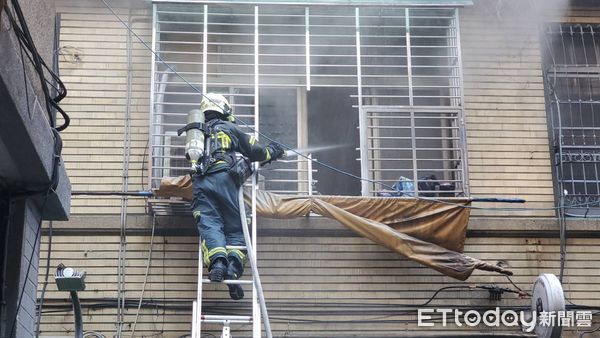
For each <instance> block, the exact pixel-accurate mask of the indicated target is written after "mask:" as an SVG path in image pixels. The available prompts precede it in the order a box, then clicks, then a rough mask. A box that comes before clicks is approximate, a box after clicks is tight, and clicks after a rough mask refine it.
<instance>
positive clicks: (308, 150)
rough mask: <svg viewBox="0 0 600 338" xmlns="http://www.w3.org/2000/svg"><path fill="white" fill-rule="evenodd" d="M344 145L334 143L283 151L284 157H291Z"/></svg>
mask: <svg viewBox="0 0 600 338" xmlns="http://www.w3.org/2000/svg"><path fill="white" fill-rule="evenodd" d="M344 146H345V144H336V145H329V146H318V147H308V148H298V149H289V150H286V151H285V153H284V158H292V157H295V156H298V155H303V156H307V154H312V153H318V152H320V151H325V150H332V149H337V148H342V147H344Z"/></svg>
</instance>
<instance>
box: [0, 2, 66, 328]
mask: <svg viewBox="0 0 600 338" xmlns="http://www.w3.org/2000/svg"><path fill="white" fill-rule="evenodd" d="M19 3H20V5H21V8H22V11H23V15H24V17H25V21H26V22H27V26H28V27H29V31H30V33H31V36H32V39H33V42H34V43H35V45H36V48H37V51H38V52H39V54H40V55H41V57H42V59H43V60H44V61H45V62H46V64H48V65H52V61H53V56H54V52H53V51H54V48H53V44H54V18H55V15H54V2H53V1H51V0H48V1H46V0H44V1H19ZM6 10H9V11H11V12H12V11H13V8H12V5H10V6H8V7H7V9H6ZM13 13H14V12H13ZM0 15H1V19H0V22H1V25H0V59H1V60H2V61H1V62H0V120H1V121H2V123H0V196H2V197H1V199H2V200H3V201H2V203H0V204H2V205H1V206H0V214H1V216H0V233H1V240H2V245H1V247H2V254H1V255H0V258H1V263H0V264H1V266H2V279H1V282H2V285H1V287H2V297H1V301H0V306H1V307H0V336H2V337H13V336H14V337H32V336H34V330H35V321H36V302H37V296H36V290H37V280H38V277H37V274H38V261H39V241H40V239H41V230H40V224H41V218H44V219H61V220H66V219H67V218H68V215H69V202H70V190H69V187H70V184H69V178H68V177H67V175H66V172H65V170H64V167H62V166H59V167H58V170H56V171H54V168H53V165H54V154H55V152H54V143H55V141H54V136H53V133H52V131H51V128H50V123H49V118H48V112H47V111H46V109H45V99H44V96H43V94H42V87H41V86H42V84H41V83H40V81H39V76H38V74H37V73H36V72H35V71H34V67H33V65H32V63H31V62H30V61H29V60H28V58H27V57H26V56H25V53H26V51H24V50H22V49H21V46H20V44H19V41H18V39H17V37H16V35H15V29H14V27H10V23H9V20H8V17H7V16H6V13H5V12H3V13H1V14H0ZM44 85H45V84H44ZM61 123H62V121H59V124H61ZM53 175H56V177H58V180H59V181H58V186H57V187H56V189H54V190H53V191H49V190H48V187H49V185H50V183H51V178H52V177H53ZM47 190H48V192H47V193H46V191H47Z"/></svg>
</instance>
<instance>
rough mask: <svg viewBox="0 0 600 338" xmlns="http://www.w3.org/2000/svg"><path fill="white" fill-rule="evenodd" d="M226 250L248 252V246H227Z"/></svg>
mask: <svg viewBox="0 0 600 338" xmlns="http://www.w3.org/2000/svg"><path fill="white" fill-rule="evenodd" d="M225 249H228V250H246V246H245V245H242V246H238V245H227V246H226V247H225Z"/></svg>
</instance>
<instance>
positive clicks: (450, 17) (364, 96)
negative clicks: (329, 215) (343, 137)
mask: <svg viewBox="0 0 600 338" xmlns="http://www.w3.org/2000/svg"><path fill="white" fill-rule="evenodd" d="M458 36H459V34H458V17H457V9H450V8H449V9H444V8H422V9H421V8H410V9H409V8H398V7H392V8H382V7H381V8H380V7H364V8H355V7H347V6H310V7H305V6H291V5H274V4H269V5H257V6H251V5H247V4H214V3H211V4H198V3H194V4H190V3H188V4H184V3H176V2H159V3H155V4H153V47H154V49H155V50H156V51H157V52H158V53H159V54H160V55H161V57H162V58H163V59H164V60H165V61H167V62H168V63H170V64H171V65H174V66H175V67H176V69H177V71H178V72H180V73H181V74H182V75H183V76H185V77H186V79H188V80H189V81H190V82H192V83H193V84H195V85H196V86H198V87H199V88H201V89H202V90H203V91H204V92H210V91H214V92H220V93H225V94H227V95H226V96H228V99H229V100H230V102H231V103H232V105H233V107H234V112H235V114H236V115H237V116H239V117H240V118H242V119H243V120H244V121H245V122H247V123H249V124H251V125H252V126H253V128H255V129H259V128H261V129H262V128H263V127H264V128H265V131H266V132H268V133H269V134H273V129H272V128H269V127H272V126H269V125H267V124H266V122H265V121H264V120H265V119H264V118H260V117H261V116H263V115H265V114H271V113H272V111H273V110H277V109H280V110H282V111H288V109H287V108H289V111H291V112H292V113H287V114H289V115H288V116H286V118H287V120H288V121H290V125H289V128H287V129H286V128H283V130H280V131H279V134H277V131H276V132H275V134H274V136H276V137H281V138H283V139H284V141H286V143H288V144H290V145H297V146H300V147H301V146H303V145H305V142H306V140H305V137H306V135H303V134H302V129H303V128H305V126H303V124H306V123H307V120H306V116H303V115H305V113H304V114H302V113H301V110H302V109H303V108H302V107H303V106H306V103H305V102H304V103H303V102H302V100H303V99H304V100H305V99H306V91H309V90H311V88H316V87H346V88H351V89H353V90H355V93H356V94H355V95H352V97H353V98H354V99H355V100H356V101H355V102H356V104H355V105H354V108H355V109H356V110H355V111H354V112H348V113H349V114H359V116H360V121H361V122H360V126H358V127H359V128H358V129H359V130H358V131H357V137H358V139H359V140H360V149H356V150H352V151H358V152H357V154H356V155H357V157H359V160H360V161H361V167H362V172H361V175H362V176H363V177H364V178H369V179H376V180H381V181H383V182H386V183H389V184H390V185H391V184H393V182H395V181H397V180H398V179H399V177H400V176H404V177H406V178H407V179H408V180H411V181H413V182H414V184H413V187H414V188H413V191H411V192H407V191H405V192H406V193H411V194H414V193H417V194H420V193H421V192H420V191H419V190H423V189H419V186H420V184H419V183H421V182H419V179H420V178H425V177H429V178H430V180H431V182H430V183H436V184H437V183H448V184H450V185H451V187H452V188H451V189H449V190H448V191H446V192H444V193H443V196H457V195H460V194H464V193H466V185H465V180H466V178H465V162H464V159H465V149H464V146H465V142H464V128H463V126H462V121H463V119H462V114H463V112H462V88H461V62H460V53H459V50H460V46H459V38H458ZM273 90H278V93H279V92H280V93H282V94H285V95H288V94H289V95H291V96H290V97H291V99H290V100H287V101H289V102H288V103H286V104H287V106H285V107H283V108H285V109H282V106H277V104H276V103H273V102H270V101H269V100H268V95H269V93H272V92H273ZM200 100H201V96H200V95H199V94H198V93H196V92H195V91H194V90H193V89H191V88H189V87H188V86H187V85H186V84H185V83H184V82H183V81H181V79H179V78H178V77H177V76H175V75H173V74H170V72H169V70H168V69H166V67H164V65H162V64H161V62H160V61H159V60H153V66H152V93H151V102H152V109H151V155H152V156H151V170H150V176H151V181H152V186H153V187H157V186H158V184H159V182H160V179H161V178H162V177H163V176H177V175H183V174H185V173H186V170H187V168H188V163H187V162H186V161H185V159H184V157H183V151H184V149H183V141H182V139H183V138H182V137H177V136H174V131H175V130H176V129H177V128H179V127H180V126H181V125H183V124H185V118H186V114H187V112H188V111H189V110H190V109H193V108H197V106H198V103H199V102H200ZM304 109H306V107H304ZM259 110H260V111H259ZM270 111H271V112H270ZM292 129H293V130H292ZM247 131H248V132H251V130H250V129H248V130H247ZM359 135H360V136H359ZM315 169H316V168H314V169H313V167H312V166H310V163H308V162H307V161H305V160H296V161H289V162H288V163H279V164H277V165H276V166H274V167H273V169H271V170H270V171H265V172H264V176H265V182H264V186H265V187H266V189H267V190H271V191H277V192H284V193H313V192H314V190H313V184H314V183H315V181H314V180H313V179H312V174H313V172H314V171H315ZM432 176H435V178H433V179H431V178H432ZM425 190H427V189H425ZM362 191H363V194H376V193H380V192H382V189H381V187H380V186H375V185H369V184H367V183H363V185H362ZM425 193H426V194H435V195H436V196H437V194H438V192H434V191H426V192H425Z"/></svg>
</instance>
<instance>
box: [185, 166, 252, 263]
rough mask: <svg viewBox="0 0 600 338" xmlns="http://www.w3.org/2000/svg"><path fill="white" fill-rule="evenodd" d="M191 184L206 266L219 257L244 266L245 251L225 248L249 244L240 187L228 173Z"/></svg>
mask: <svg viewBox="0 0 600 338" xmlns="http://www.w3.org/2000/svg"><path fill="white" fill-rule="evenodd" d="M192 181H193V190H194V199H193V202H192V213H193V215H194V218H195V219H196V224H197V226H198V231H199V232H200V237H201V239H202V244H201V245H202V252H203V256H204V257H203V260H204V264H205V265H206V266H207V267H210V266H211V264H212V263H213V262H214V261H215V260H217V259H219V258H222V259H225V260H227V258H236V259H238V260H239V261H240V262H241V263H242V264H244V262H245V260H246V252H245V251H242V250H237V249H231V250H227V249H226V246H244V245H246V243H245V241H244V232H243V230H242V221H241V219H240V209H239V203H238V202H239V198H238V186H237V185H236V184H235V182H234V181H233V179H232V178H231V176H230V175H229V173H228V172H227V171H226V170H223V171H219V172H215V173H210V174H207V175H204V176H199V175H194V176H193V180H192ZM244 217H246V216H245V215H244Z"/></svg>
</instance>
